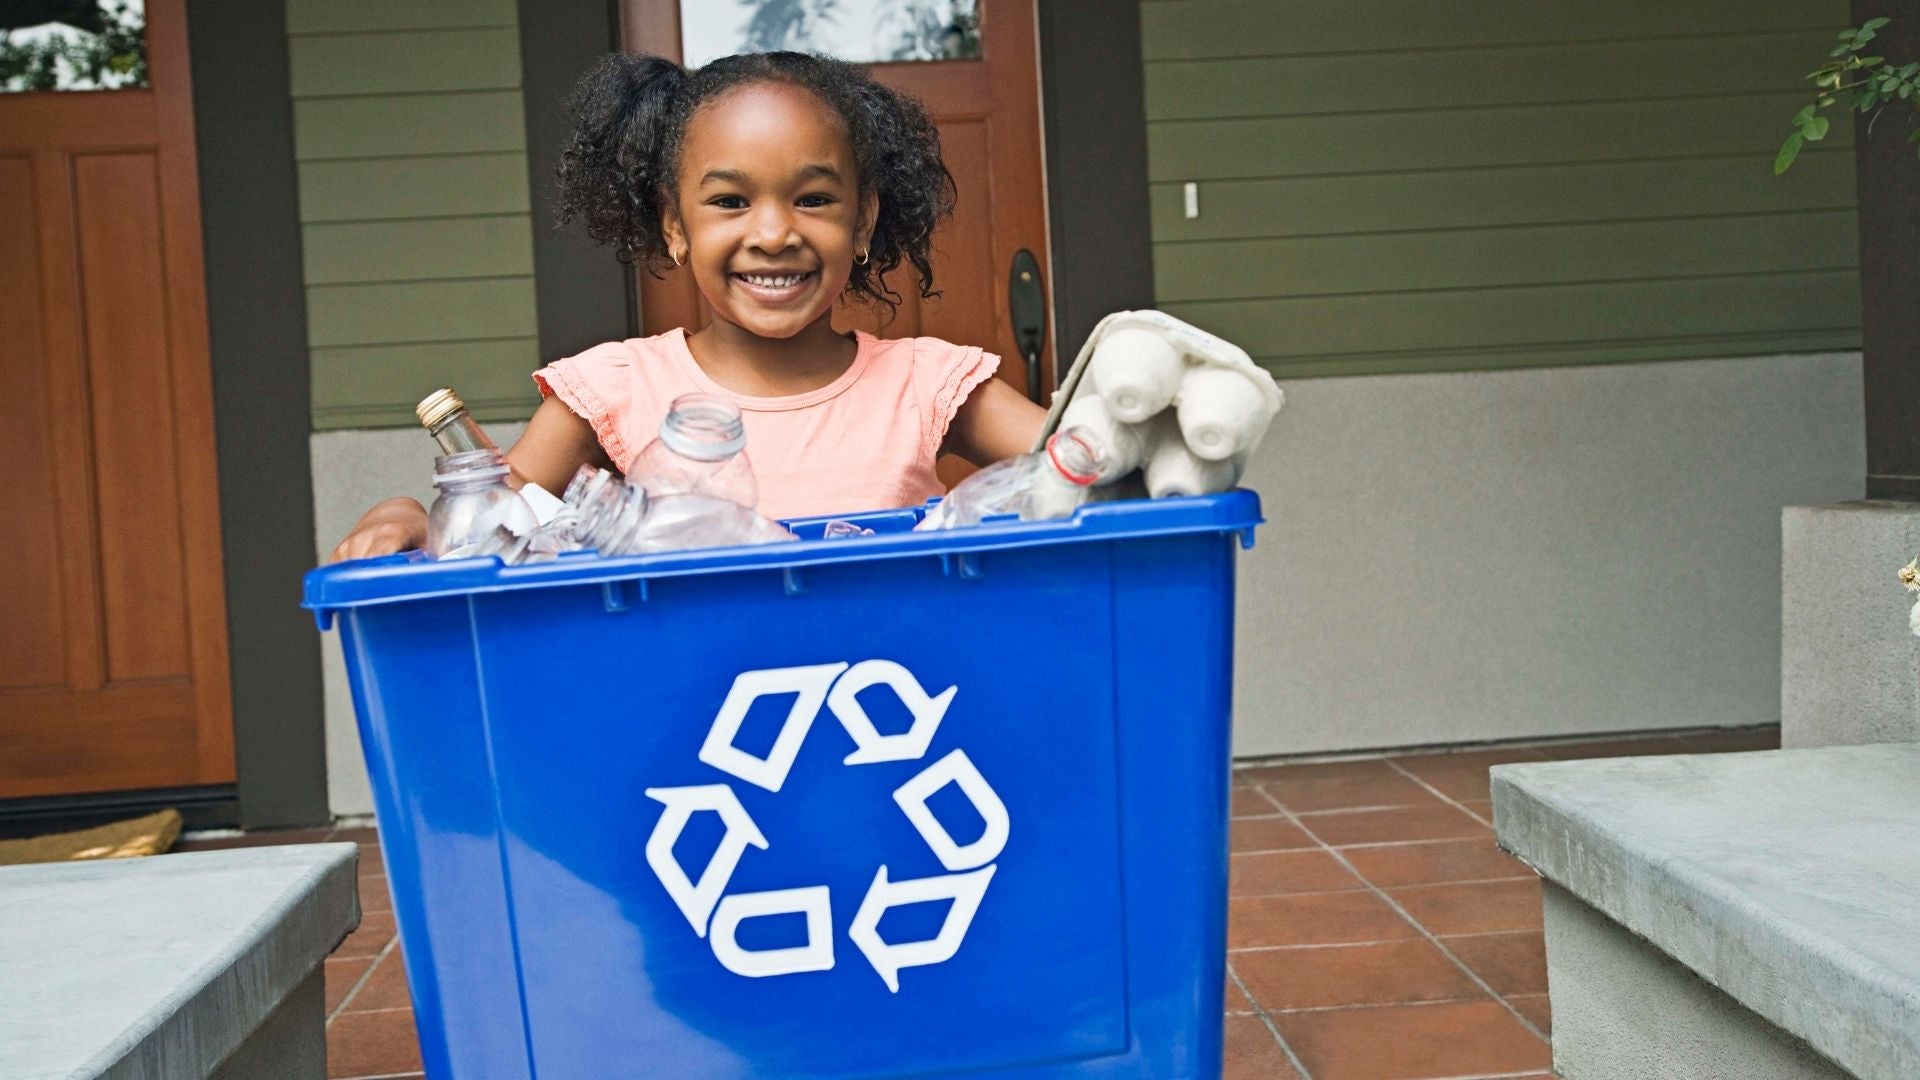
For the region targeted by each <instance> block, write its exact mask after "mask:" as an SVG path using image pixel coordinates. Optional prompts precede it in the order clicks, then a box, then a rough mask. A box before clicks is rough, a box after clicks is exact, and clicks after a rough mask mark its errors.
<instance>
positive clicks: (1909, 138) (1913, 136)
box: [1907, 131, 1920, 142]
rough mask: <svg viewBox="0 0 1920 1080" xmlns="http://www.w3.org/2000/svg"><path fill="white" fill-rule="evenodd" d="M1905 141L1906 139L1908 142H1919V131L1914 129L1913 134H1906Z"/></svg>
mask: <svg viewBox="0 0 1920 1080" xmlns="http://www.w3.org/2000/svg"><path fill="white" fill-rule="evenodd" d="M1907 141H1908V142H1920V131H1915V132H1914V133H1913V134H1911V135H1909V136H1907Z"/></svg>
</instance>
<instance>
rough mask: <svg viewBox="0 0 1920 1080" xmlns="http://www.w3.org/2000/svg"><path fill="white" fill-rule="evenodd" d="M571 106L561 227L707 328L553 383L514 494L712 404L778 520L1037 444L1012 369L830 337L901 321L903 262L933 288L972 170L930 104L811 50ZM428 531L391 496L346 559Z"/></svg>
mask: <svg viewBox="0 0 1920 1080" xmlns="http://www.w3.org/2000/svg"><path fill="white" fill-rule="evenodd" d="M573 107H574V113H575V116H576V127H575V131H574V137H573V144H572V146H571V147H570V148H569V149H568V150H567V151H566V153H565V155H564V157H563V160H562V163H561V166H560V187H561V195H560V205H561V216H562V220H572V219H574V218H579V219H581V220H583V221H584V222H585V224H586V227H587V231H588V233H589V234H590V235H591V236H592V237H593V238H594V239H595V240H598V241H600V242H601V243H606V244H611V245H613V246H615V247H616V248H617V249H619V251H620V255H621V258H622V259H628V260H637V261H639V262H640V264H641V265H642V266H643V267H645V268H646V269H647V270H648V271H649V272H652V273H656V274H657V273H661V272H664V271H668V270H670V269H672V268H681V270H682V271H683V272H686V273H691V274H692V275H693V279H694V282H695V283H696V284H697V285H698V286H699V289H700V295H701V297H702V298H703V300H704V301H705V303H706V305H707V308H708V310H709V312H710V314H711V320H710V321H709V323H708V325H707V326H706V328H705V329H702V330H700V331H699V332H697V333H692V334H689V333H687V332H686V331H685V330H683V329H678V330H671V331H668V332H667V333H664V334H660V335H657V336H655V337H650V338H634V339H631V340H627V341H616V342H609V343H607V344H605V345H599V346H595V347H594V348H592V349H589V350H587V351H586V352H583V353H581V354H579V355H578V356H572V357H568V358H566V359H563V360H557V361H555V362H553V363H552V364H549V365H548V366H546V367H545V368H542V369H541V370H540V371H539V372H537V373H536V374H535V375H534V380H535V382H537V383H538V385H539V387H540V392H541V395H542V398H543V400H542V402H541V404H540V408H539V409H538V411H536V412H535V413H534V415H533V420H532V421H531V422H530V423H529V424H528V426H527V430H526V434H524V435H523V436H521V438H520V441H519V442H517V443H515V444H514V446H513V448H512V449H511V450H509V451H508V452H507V455H506V456H507V463H508V464H509V465H510V466H511V467H512V471H513V482H514V484H515V486H519V485H520V484H523V483H526V482H529V481H531V482H533V483H537V484H539V485H540V486H541V487H544V488H546V489H547V490H549V491H554V492H558V491H561V490H563V489H564V488H565V487H566V485H567V482H568V480H570V479H571V478H572V476H573V474H574V472H575V471H576V470H578V469H579V467H580V466H581V465H583V464H593V465H597V466H601V467H610V468H613V469H616V470H619V471H622V472H624V471H625V470H626V467H627V466H628V465H629V463H630V462H631V461H632V460H633V458H634V456H635V455H636V454H637V453H638V452H639V451H640V449H641V448H642V447H643V446H645V445H646V444H647V443H648V442H649V441H651V440H652V438H653V436H654V433H655V431H656V430H657V429H658V428H659V426H660V421H661V419H662V418H663V417H664V416H665V415H666V412H667V408H668V406H669V405H670V404H671V402H672V401H673V399H674V398H676V397H679V396H681V395H682V394H688V393H696V392H699V393H707V394H717V395H720V396H723V397H725V398H728V399H730V400H732V401H733V402H735V403H736V404H738V405H739V406H740V408H741V410H742V413H743V415H744V422H745V425H746V430H747V446H748V454H749V456H750V457H751V458H752V461H753V467H754V472H755V474H756V475H757V477H758V480H759V489H760V507H759V509H760V510H761V512H762V513H764V514H766V515H768V516H769V517H782V518H788V517H801V516H809V515H825V514H835V513H850V512H854V511H859V510H870V509H880V508H885V507H892V506H907V505H913V504H916V503H920V502H923V501H925V500H926V499H927V498H929V497H931V496H935V495H939V494H941V493H942V491H943V490H944V489H943V488H942V486H941V484H940V482H939V480H938V479H937V478H936V476H935V474H934V462H935V460H936V459H937V458H938V457H939V456H940V454H941V453H943V452H945V453H953V454H957V455H959V456H960V457H962V458H964V459H966V460H968V461H971V462H973V463H975V464H986V463H988V462H991V461H997V460H1000V459H1002V458H1006V457H1011V456H1013V455H1015V454H1019V453H1024V452H1025V451H1027V450H1029V449H1031V448H1032V445H1033V441H1034V439H1035V438H1036V437H1037V436H1038V434H1039V432H1040V428H1041V425H1042V423H1043V422H1044V418H1045V412H1044V410H1042V409H1041V408H1040V407H1039V406H1038V405H1035V404H1033V403H1032V402H1030V401H1028V400H1027V399H1026V398H1025V397H1024V396H1022V395H1021V394H1020V393H1019V392H1018V391H1016V390H1014V389H1013V388H1012V387H1010V386H1008V385H1007V384H1006V383H1004V382H1001V381H999V380H997V379H994V378H993V377H992V376H993V373H994V371H995V369H996V368H997V367H998V366H999V364H1000V358H999V357H997V356H994V355H991V354H989V353H984V352H982V351H981V350H980V349H978V348H976V347H971V346H961V345H954V344H950V343H948V342H945V341H941V340H939V339H937V338H909V339H901V340H891V341H887V340H880V339H878V338H875V337H873V336H871V335H869V334H865V333H856V334H852V335H848V334H842V333H837V332H835V330H834V329H833V324H832V316H833V307H834V304H835V302H837V301H838V300H839V299H840V298H841V297H842V296H843V295H846V296H851V297H853V298H855V299H857V300H863V301H867V302H872V303H879V304H884V305H886V306H887V307H889V308H892V307H893V306H894V305H895V302H896V301H897V299H898V294H897V293H895V292H893V291H892V290H891V289H890V288H889V287H888V286H887V284H886V282H885V276H886V274H887V273H888V272H889V271H891V270H894V269H896V268H897V267H899V265H900V263H901V262H902V261H903V260H904V261H907V262H910V263H912V264H913V269H914V271H915V272H916V273H917V275H918V277H919V287H920V295H921V296H923V297H931V296H934V295H936V293H935V292H934V289H933V268H932V265H931V263H930V261H929V259H930V254H931V243H932V239H933V231H934V227H935V226H936V225H937V224H938V223H939V222H940V221H941V220H942V219H943V218H945V217H946V216H948V215H949V214H951V212H952V209H953V178H952V177H951V176H950V175H949V174H948V172H947V169H946V166H945V165H944V164H943V163H942V162H941V160H940V144H939V136H938V134H937V133H936V131H935V130H934V127H933V124H932V122H931V121H929V120H928V119H927V116H926V114H925V112H923V111H922V110H921V108H920V106H919V105H918V104H917V103H915V102H914V101H913V100H912V99H911V98H908V97H905V96H903V95H901V94H899V93H897V92H895V91H893V90H890V89H888V88H886V87H884V86H881V85H879V84H878V83H876V82H874V81H873V80H872V79H871V78H869V77H868V76H867V75H866V74H865V73H864V72H862V71H861V70H860V69H858V68H855V67H853V66H852V65H850V64H846V63H842V62H840V61H837V60H830V59H826V58H823V57H817V56H808V55H804V54H801V53H791V52H776V53H759V54H753V55H746V56H729V57H725V58H723V59H720V60H715V61H714V62H712V63H711V64H708V65H707V66H706V67H703V68H700V69H698V70H694V71H685V70H682V69H681V68H680V67H679V65H677V64H674V63H672V62H670V61H667V60H662V59H660V58H658V57H651V56H629V55H621V56H610V57H608V58H606V59H605V60H603V61H602V62H601V63H600V64H599V65H598V66H596V67H595V68H594V69H593V70H592V71H590V72H588V73H587V74H586V76H585V77H584V78H582V80H581V82H580V85H579V88H578V89H577V90H576V92H575V96H574V101H573ZM426 531H427V515H426V511H425V510H424V509H423V508H422V507H421V505H420V504H419V503H418V502H415V501H414V500H412V499H392V500H388V501H387V502H383V503H381V504H380V505H378V506H376V507H374V508H373V509H372V510H370V511H368V512H367V514H366V516H365V517H363V518H361V519H360V522H359V524H357V525H356V526H354V529H353V532H352V533H351V534H349V535H348V536H347V538H346V539H345V540H343V541H341V543H340V546H339V547H337V548H336V549H334V552H333V556H332V558H333V560H334V561H339V560H342V559H358V558H367V557H369V556H373V555H381V554H386V553H389V552H394V551H401V550H405V549H407V548H413V547H418V546H420V545H421V544H423V543H424V542H425V540H426Z"/></svg>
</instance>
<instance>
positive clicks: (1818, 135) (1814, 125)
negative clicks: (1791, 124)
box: [1806, 116, 1832, 142]
mask: <svg viewBox="0 0 1920 1080" xmlns="http://www.w3.org/2000/svg"><path fill="white" fill-rule="evenodd" d="M1831 126H1832V123H1831V121H1829V120H1828V119H1827V118H1826V117H1824V116H1816V117H1814V118H1813V119H1812V120H1811V121H1809V122H1808V124H1807V127H1806V136H1807V138H1808V139H1811V140H1812V141H1814V142H1819V141H1820V140H1821V139H1824V138H1826V137H1827V129H1828V128H1829V127H1831Z"/></svg>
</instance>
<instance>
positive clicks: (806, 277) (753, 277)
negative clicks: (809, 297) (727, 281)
mask: <svg viewBox="0 0 1920 1080" xmlns="http://www.w3.org/2000/svg"><path fill="white" fill-rule="evenodd" d="M815 273H817V272H816V271H812V270H809V271H807V272H806V273H804V274H800V273H786V274H731V275H728V276H729V277H731V278H732V279H733V282H734V284H735V285H738V286H740V288H741V289H742V290H743V291H744V292H746V294H747V295H748V296H751V297H753V298H754V299H756V300H758V301H760V302H761V303H763V304H778V303H783V302H785V301H788V300H795V299H798V298H799V296H800V294H801V293H804V292H806V291H807V287H808V286H809V285H811V284H813V278H814V275H815Z"/></svg>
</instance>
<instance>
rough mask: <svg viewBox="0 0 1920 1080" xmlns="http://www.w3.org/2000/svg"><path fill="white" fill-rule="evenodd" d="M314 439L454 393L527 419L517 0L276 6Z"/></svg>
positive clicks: (485, 408)
mask: <svg viewBox="0 0 1920 1080" xmlns="http://www.w3.org/2000/svg"><path fill="white" fill-rule="evenodd" d="M287 26H288V34H289V40H288V46H289V58H288V59H289V62H290V67H291V83H292V92H293V119H294V146H295V153H296V156H297V158H298V159H299V177H300V221H301V233H302V247H303V253H302V258H303V262H304V267H303V269H304V274H305V282H306V287H307V343H308V346H309V347H310V348H311V350H312V355H313V426H314V427H315V429H319V430H324V429H333V428H356V427H386V426H396V425H409V424H413V423H415V420H414V417H413V405H414V402H416V401H418V400H419V399H420V398H421V396H423V395H424V394H425V393H426V392H427V391H429V390H432V389H434V388H435V387H438V386H452V387H455V388H457V389H458V390H459V391H460V392H461V393H462V395H464V396H465V397H466V399H467V401H468V402H469V403H470V404H471V405H472V406H473V407H474V409H475V411H476V412H477V413H478V414H479V415H480V416H481V417H483V418H486V419H525V418H526V417H527V416H528V415H529V414H530V413H531V412H532V410H533V407H534V405H535V403H536V401H537V395H536V394H535V392H534V390H533V385H532V381H531V380H530V379H528V377H527V375H528V373H529V372H531V371H532V370H533V369H534V368H536V367H538V366H539V364H540V362H541V358H540V355H539V342H538V337H537V323H536V318H535V311H534V289H533V233H532V228H533V226H532V220H531V217H530V215H529V205H530V204H529V196H528V190H527V159H526V133H525V124H524V119H523V114H522V105H521V94H520V45H519V27H518V22H517V15H516V6H515V4H514V2H513V0H287Z"/></svg>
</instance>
